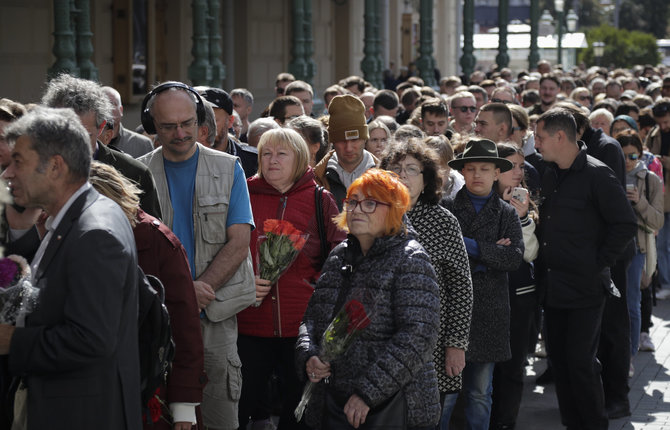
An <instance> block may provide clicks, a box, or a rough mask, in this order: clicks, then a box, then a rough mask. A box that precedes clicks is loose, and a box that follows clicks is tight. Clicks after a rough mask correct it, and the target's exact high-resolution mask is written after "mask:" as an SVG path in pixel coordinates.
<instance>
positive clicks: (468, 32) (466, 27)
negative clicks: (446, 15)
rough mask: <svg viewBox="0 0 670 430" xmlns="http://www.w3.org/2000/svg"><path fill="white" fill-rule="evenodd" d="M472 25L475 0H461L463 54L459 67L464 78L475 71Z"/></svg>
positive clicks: (475, 60) (473, 22)
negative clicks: (462, 0)
mask: <svg viewBox="0 0 670 430" xmlns="http://www.w3.org/2000/svg"><path fill="white" fill-rule="evenodd" d="M474 26H475V0H464V2H463V55H462V56H461V60H460V63H461V69H462V70H463V75H465V79H466V80H469V79H470V74H472V72H474V71H475V64H477V59H476V58H475V56H474V54H473V52H474Z"/></svg>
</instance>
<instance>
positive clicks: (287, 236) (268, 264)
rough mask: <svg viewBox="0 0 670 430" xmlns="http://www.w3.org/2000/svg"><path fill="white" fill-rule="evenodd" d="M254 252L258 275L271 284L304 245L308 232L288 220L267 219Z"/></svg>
mask: <svg viewBox="0 0 670 430" xmlns="http://www.w3.org/2000/svg"><path fill="white" fill-rule="evenodd" d="M263 232H264V233H265V234H264V235H262V236H259V237H258V242H257V247H256V252H257V259H256V261H257V263H258V272H257V273H258V276H259V277H260V278H261V279H267V280H268V281H270V282H271V283H272V284H274V283H275V282H277V280H278V279H279V277H280V276H281V275H282V274H283V273H284V272H285V271H286V269H288V268H289V267H290V266H291V264H292V263H293V261H294V260H295V259H296V257H297V256H298V254H299V253H300V251H301V250H302V248H303V247H304V246H305V243H306V242H307V239H308V238H309V234H307V233H303V232H301V231H300V230H298V229H296V228H295V227H293V224H291V223H290V222H288V221H284V220H278V219H268V220H265V222H264V223H263Z"/></svg>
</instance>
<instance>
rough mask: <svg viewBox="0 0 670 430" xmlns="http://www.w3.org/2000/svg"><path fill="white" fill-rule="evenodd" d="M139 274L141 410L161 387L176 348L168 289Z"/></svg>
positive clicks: (147, 276) (154, 280) (141, 273)
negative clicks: (167, 303) (166, 296)
mask: <svg viewBox="0 0 670 430" xmlns="http://www.w3.org/2000/svg"><path fill="white" fill-rule="evenodd" d="M138 272H139V281H140V282H139V286H138V295H139V309H138V316H137V329H138V336H137V338H138V339H137V340H138V342H139V350H140V388H141V390H142V407H143V408H146V407H147V403H148V402H149V399H151V398H152V397H153V395H154V393H155V392H156V388H158V387H159V386H160V385H161V384H162V383H164V382H165V381H166V378H167V374H168V372H169V370H170V366H171V365H172V359H173V358H174V350H175V345H174V341H173V340H172V330H171V328H170V315H169V314H168V311H167V308H166V307H165V288H164V287H163V284H162V283H161V281H160V280H159V279H158V278H157V277H155V276H153V275H145V274H144V272H143V271H142V269H140V268H139V266H138Z"/></svg>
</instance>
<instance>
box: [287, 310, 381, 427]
mask: <svg viewBox="0 0 670 430" xmlns="http://www.w3.org/2000/svg"><path fill="white" fill-rule="evenodd" d="M370 314H371V312H370V311H369V310H368V312H366V310H365V306H363V304H362V303H361V302H359V301H358V300H354V299H352V300H349V301H348V302H347V303H346V304H345V305H344V306H343V307H342V309H340V311H339V312H338V313H337V315H335V318H333V321H331V323H330V324H329V325H328V328H326V331H325V332H324V333H323V337H322V340H321V353H320V354H319V356H318V357H316V356H313V357H310V359H309V360H308V361H307V364H306V366H305V370H306V371H307V376H308V377H309V382H307V385H305V389H304V390H303V393H302V398H301V399H300V403H299V404H298V407H297V408H296V409H295V418H296V420H298V421H300V419H301V418H302V415H303V414H304V412H305V408H306V407H307V403H308V402H309V399H310V398H311V397H312V392H313V391H314V386H315V385H316V383H318V382H320V381H321V379H323V378H326V379H327V378H328V376H330V363H329V362H330V361H332V360H335V359H337V358H338V357H340V356H342V355H343V354H344V353H345V352H346V351H347V350H348V349H349V347H350V346H351V344H353V343H354V340H355V339H356V338H357V337H358V336H359V335H360V334H361V332H362V330H363V329H364V328H365V327H367V326H368V325H370ZM317 373H318V374H317Z"/></svg>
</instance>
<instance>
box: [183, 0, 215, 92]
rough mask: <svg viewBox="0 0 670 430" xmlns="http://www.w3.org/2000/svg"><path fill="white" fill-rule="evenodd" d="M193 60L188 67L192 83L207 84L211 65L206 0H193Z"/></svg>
mask: <svg viewBox="0 0 670 430" xmlns="http://www.w3.org/2000/svg"><path fill="white" fill-rule="evenodd" d="M191 7H192V8H193V37H192V39H193V48H191V54H193V62H191V65H190V66H189V67H188V77H189V79H190V80H191V82H192V83H193V85H209V83H210V82H211V81H212V66H211V65H210V64H209V28H208V25H207V12H208V10H207V9H208V8H207V0H193V3H191Z"/></svg>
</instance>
